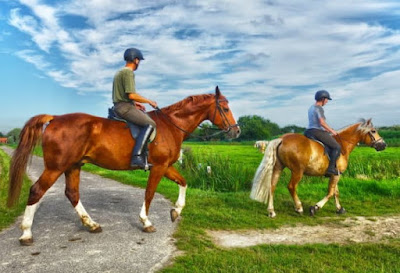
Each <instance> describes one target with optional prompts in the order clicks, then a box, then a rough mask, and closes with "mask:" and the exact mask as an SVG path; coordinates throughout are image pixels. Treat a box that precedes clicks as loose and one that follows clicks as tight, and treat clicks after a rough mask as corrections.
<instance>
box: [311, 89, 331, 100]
mask: <svg viewBox="0 0 400 273" xmlns="http://www.w3.org/2000/svg"><path fill="white" fill-rule="evenodd" d="M324 98H327V99H328V100H332V98H331V96H330V95H329V93H328V91H326V90H319V91H317V93H315V100H316V101H320V100H322V99H324Z"/></svg>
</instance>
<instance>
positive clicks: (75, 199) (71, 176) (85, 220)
mask: <svg viewBox="0 0 400 273" xmlns="http://www.w3.org/2000/svg"><path fill="white" fill-rule="evenodd" d="M80 172H81V167H80V166H77V165H75V166H73V167H72V168H70V169H69V170H67V171H66V172H65V195H66V196H67V197H68V199H69V201H70V202H71V204H72V206H73V207H74V208H75V211H76V212H77V213H78V215H79V217H80V218H81V221H82V224H83V225H84V226H86V227H88V228H89V231H90V232H93V233H96V232H101V227H100V225H99V224H98V223H96V222H94V221H93V220H92V218H91V217H90V216H89V214H88V213H87V212H86V210H85V208H84V207H83V205H82V203H81V200H80V197H79V174H80Z"/></svg>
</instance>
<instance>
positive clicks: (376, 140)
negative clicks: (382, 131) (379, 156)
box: [359, 119, 386, 151]
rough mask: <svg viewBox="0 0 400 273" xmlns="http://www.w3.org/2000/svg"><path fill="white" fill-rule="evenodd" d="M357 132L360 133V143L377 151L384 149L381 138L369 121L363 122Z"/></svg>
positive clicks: (384, 145)
mask: <svg viewBox="0 0 400 273" xmlns="http://www.w3.org/2000/svg"><path fill="white" fill-rule="evenodd" d="M359 130H360V131H361V132H362V139H361V142H363V143H365V144H366V145H369V146H370V147H373V148H375V150H377V151H382V150H384V149H385V148H386V143H385V141H384V140H383V138H382V137H381V136H380V135H379V134H378V130H376V129H375V127H374V126H373V125H372V122H371V119H369V120H367V121H365V120H364V121H363V122H362V123H361V124H360V126H359Z"/></svg>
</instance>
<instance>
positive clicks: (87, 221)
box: [75, 200, 100, 230]
mask: <svg viewBox="0 0 400 273" xmlns="http://www.w3.org/2000/svg"><path fill="white" fill-rule="evenodd" d="M75 211H76V212H77V213H78V215H79V217H80V218H81V220H82V224H83V225H84V226H86V227H89V228H90V229H91V230H94V229H96V228H98V227H99V226H100V225H99V224H97V223H96V222H94V221H93V220H92V218H90V216H89V214H88V213H87V212H86V210H85V208H84V207H83V205H82V203H81V200H79V202H78V204H77V205H76V206H75Z"/></svg>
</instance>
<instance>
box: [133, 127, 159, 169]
mask: <svg viewBox="0 0 400 273" xmlns="http://www.w3.org/2000/svg"><path fill="white" fill-rule="evenodd" d="M153 130H154V127H153V126H151V125H147V126H145V127H143V128H142V129H141V130H140V132H139V135H138V137H137V138H136V143H135V147H134V148H133V151H132V158H131V167H132V168H137V167H139V168H141V169H143V170H148V169H150V168H151V167H152V166H153V165H151V164H149V163H148V162H147V142H148V140H149V137H150V135H151V133H152V132H153Z"/></svg>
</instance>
